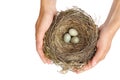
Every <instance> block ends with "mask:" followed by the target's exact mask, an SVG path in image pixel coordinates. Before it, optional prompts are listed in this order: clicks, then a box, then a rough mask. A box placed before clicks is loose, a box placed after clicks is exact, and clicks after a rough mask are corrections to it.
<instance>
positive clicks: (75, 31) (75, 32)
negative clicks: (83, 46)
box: [69, 28, 78, 36]
mask: <svg viewBox="0 0 120 80" xmlns="http://www.w3.org/2000/svg"><path fill="white" fill-rule="evenodd" d="M69 34H70V35H71V36H77V35H78V31H77V30H76V29H73V28H71V29H69Z"/></svg>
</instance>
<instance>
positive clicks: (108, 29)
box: [103, 22, 119, 36]
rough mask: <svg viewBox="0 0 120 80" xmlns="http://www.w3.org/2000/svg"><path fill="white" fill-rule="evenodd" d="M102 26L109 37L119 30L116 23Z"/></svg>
mask: <svg viewBox="0 0 120 80" xmlns="http://www.w3.org/2000/svg"><path fill="white" fill-rule="evenodd" d="M103 26H104V30H105V31H106V32H107V33H108V34H109V35H111V36H114V35H115V33H116V32H117V30H118V29H119V26H118V24H117V23H116V22H111V23H104V24H103Z"/></svg>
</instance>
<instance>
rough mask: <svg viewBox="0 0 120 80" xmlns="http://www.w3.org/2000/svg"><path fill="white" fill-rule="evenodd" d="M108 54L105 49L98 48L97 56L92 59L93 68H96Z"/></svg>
mask: <svg viewBox="0 0 120 80" xmlns="http://www.w3.org/2000/svg"><path fill="white" fill-rule="evenodd" d="M105 54H106V49H105V48H104V47H100V48H97V51H96V54H95V56H94V57H93V59H92V62H91V63H92V66H93V67H94V66H95V65H96V64H97V63H99V62H100V61H101V60H102V59H103V58H104V57H105Z"/></svg>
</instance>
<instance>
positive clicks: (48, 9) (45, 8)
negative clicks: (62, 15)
mask: <svg viewBox="0 0 120 80" xmlns="http://www.w3.org/2000/svg"><path fill="white" fill-rule="evenodd" d="M40 11H41V12H44V13H48V14H55V13H56V0H41V7H40Z"/></svg>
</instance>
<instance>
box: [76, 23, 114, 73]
mask: <svg viewBox="0 0 120 80" xmlns="http://www.w3.org/2000/svg"><path fill="white" fill-rule="evenodd" d="M99 31H100V33H99V39H98V42H97V46H96V47H97V51H96V53H95V56H94V57H93V59H92V60H90V61H89V62H88V64H87V65H86V66H84V67H83V69H82V71H79V70H75V72H76V73H80V72H83V71H85V70H88V69H91V68H92V67H94V66H95V65H96V64H98V63H99V62H100V61H101V60H103V59H104V58H105V56H106V54H107V53H108V51H109V49H110V46H111V42H112V39H113V35H114V34H113V33H111V32H110V30H109V28H108V27H106V26H105V25H102V26H101V27H100V28H99Z"/></svg>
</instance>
